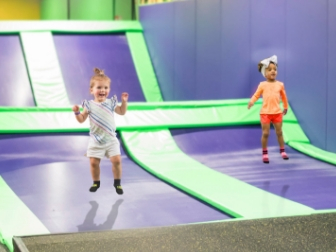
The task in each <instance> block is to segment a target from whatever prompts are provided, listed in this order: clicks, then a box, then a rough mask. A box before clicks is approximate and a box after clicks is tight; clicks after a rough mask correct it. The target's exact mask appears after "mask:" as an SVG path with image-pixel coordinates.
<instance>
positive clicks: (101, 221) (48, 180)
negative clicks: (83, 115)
mask: <svg viewBox="0 0 336 252" xmlns="http://www.w3.org/2000/svg"><path fill="white" fill-rule="evenodd" d="M88 139H89V137H88V135H87V133H81V134H79V133H74V134H65V133H64V134H44V135H41V134H37V135H23V134H22V135H1V136H0V150H1V152H0V167H1V168H0V175H1V176H2V177H3V179H4V180H5V181H6V183H7V184H8V185H9V186H10V187H11V189H12V190H13V191H14V192H15V193H16V194H17V195H18V196H19V198H20V199H21V200H22V201H23V202H24V203H25V204H26V205H27V206H28V208H29V209H30V210H31V211H32V212H33V213H34V214H35V215H36V216H37V217H38V218H39V219H40V220H41V222H42V223H43V224H44V225H45V226H46V227H47V228H48V230H49V231H50V232H51V233H64V232H66V233H67V232H80V231H90V230H111V229H130V228H140V227H153V226H170V225H178V224H187V223H194V222H206V221H213V220H224V219H229V218H231V217H229V216H227V215H225V214H223V213H222V212H219V211H218V210H216V209H214V208H212V207H210V206H208V205H206V204H204V203H203V202H200V201H198V200H196V199H194V198H192V197H190V196H188V195H186V194H184V193H183V192H181V191H179V190H177V189H175V188H174V187H172V186H170V185H168V184H166V183H164V182H162V181H160V180H159V179H157V178H156V177H154V176H152V175H150V174H149V173H147V172H146V171H144V170H143V169H142V168H141V167H139V166H138V165H137V164H135V163H134V162H133V161H132V160H130V159H129V158H128V156H127V155H126V154H125V152H124V150H123V148H121V149H122V165H123V178H122V185H123V188H124V191H125V193H124V195H122V196H119V195H117V194H116V192H115V189H114V187H113V176H112V171H111V164H110V161H109V160H108V159H104V160H102V163H101V187H100V189H99V190H98V191H97V192H96V193H90V192H89V190H88V189H89V187H90V186H91V184H92V180H91V175H90V172H89V160H88V158H86V157H85V156H84V153H85V151H86V147H87V143H88Z"/></svg>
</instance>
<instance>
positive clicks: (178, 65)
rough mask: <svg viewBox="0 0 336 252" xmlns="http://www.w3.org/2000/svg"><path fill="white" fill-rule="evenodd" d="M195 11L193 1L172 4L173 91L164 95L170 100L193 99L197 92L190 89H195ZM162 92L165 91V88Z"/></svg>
mask: <svg viewBox="0 0 336 252" xmlns="http://www.w3.org/2000/svg"><path fill="white" fill-rule="evenodd" d="M195 13H196V2H195V1H181V2H178V3H175V4H174V19H175V21H174V24H175V25H174V35H173V38H174V60H173V62H174V70H173V72H172V74H173V76H174V78H173V89H172V90H171V91H172V92H173V93H172V94H171V95H165V96H164V97H165V98H171V99H170V100H177V101H179V100H186V99H187V100H195V99H196V97H197V92H194V91H191V90H195V85H196V79H197V77H196V76H197V72H196V71H197V70H196V59H197V57H196V54H195V52H196V18H195ZM149 33H150V32H149ZM168 85H169V84H168ZM163 92H165V93H166V89H165V90H164V91H163ZM166 96H167V97H166ZM171 96H172V97H171Z"/></svg>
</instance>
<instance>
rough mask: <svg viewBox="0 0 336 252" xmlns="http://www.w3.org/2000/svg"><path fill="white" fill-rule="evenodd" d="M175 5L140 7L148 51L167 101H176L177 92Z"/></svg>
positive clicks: (163, 95)
mask: <svg viewBox="0 0 336 252" xmlns="http://www.w3.org/2000/svg"><path fill="white" fill-rule="evenodd" d="M174 5H175V3H167V4H156V5H147V6H141V7H140V8H139V16H140V21H141V25H142V26H143V28H144V37H145V40H146V44H147V47H148V52H149V55H150V57H151V60H152V64H153V67H154V70H155V74H156V78H157V80H158V84H159V87H160V90H161V93H162V97H163V99H164V100H165V101H174V99H175V95H174V93H175V92H176V91H175V89H174V88H175V87H174V54H175V50H174V48H175V43H174V29H175V18H174ZM180 23H181V24H182V23H183V22H180ZM185 43H187V44H186V49H185V50H189V49H188V40H186V41H185ZM177 90H179V89H177ZM177 92H178V91H177Z"/></svg>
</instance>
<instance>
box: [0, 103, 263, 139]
mask: <svg viewBox="0 0 336 252" xmlns="http://www.w3.org/2000/svg"><path fill="white" fill-rule="evenodd" d="M164 104H166V103H164ZM238 104H239V105H235V106H234V105H233V104H232V101H228V102H226V101H222V103H221V105H220V104H219V103H218V104H217V106H205V104H204V103H201V106H200V107H197V102H195V103H194V105H193V106H195V107H196V108H194V109H190V106H191V105H192V104H191V103H188V106H186V108H183V107H181V103H180V104H179V106H175V107H173V108H169V106H170V105H169V104H167V108H165V107H164V106H163V105H162V106H161V108H155V106H148V105H147V104H143V105H141V104H140V103H137V104H135V105H132V103H130V104H129V111H128V112H127V113H126V115H125V116H119V115H116V125H117V127H118V130H138V129H158V128H161V129H166V128H168V127H169V128H181V127H208V126H225V125H249V124H258V123H259V116H258V111H257V110H258V109H260V103H257V104H256V105H255V106H254V107H253V108H252V109H251V110H247V109H246V104H245V103H238ZM172 105H174V103H173V104H172ZM136 108H142V109H139V110H138V109H136ZM144 108H148V109H146V110H145V109H144ZM52 111H55V110H52ZM0 121H1V122H2V123H1V124H0V133H32V132H69V131H70V132H74V131H89V122H88V121H86V122H85V123H83V124H80V123H78V122H77V121H76V119H75V117H74V115H73V112H71V111H70V108H67V109H61V110H60V111H59V112H56V111H55V112H52V113H51V112H48V109H42V108H39V109H37V110H36V111H34V109H33V108H29V109H27V110H24V109H22V108H21V109H18V110H17V111H16V110H15V109H13V108H10V109H6V108H3V109H1V110H0Z"/></svg>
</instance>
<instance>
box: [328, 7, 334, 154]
mask: <svg viewBox="0 0 336 252" xmlns="http://www.w3.org/2000/svg"><path fill="white" fill-rule="evenodd" d="M328 9H329V19H328V86H327V93H328V94H327V100H328V103H327V140H326V141H327V147H326V149H327V150H328V151H331V152H336V130H335V129H336V112H335V108H336V99H335V94H336V46H335V45H336V1H332V0H329V6H328Z"/></svg>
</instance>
